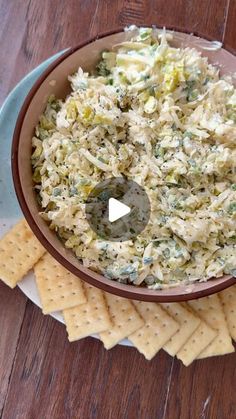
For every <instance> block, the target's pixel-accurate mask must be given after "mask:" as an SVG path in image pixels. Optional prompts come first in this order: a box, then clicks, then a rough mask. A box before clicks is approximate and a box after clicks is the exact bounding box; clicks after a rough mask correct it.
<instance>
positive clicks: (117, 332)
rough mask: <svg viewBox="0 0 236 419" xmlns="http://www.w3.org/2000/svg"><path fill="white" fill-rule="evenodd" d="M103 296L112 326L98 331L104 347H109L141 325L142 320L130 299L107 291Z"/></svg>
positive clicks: (142, 323)
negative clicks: (103, 330)
mask: <svg viewBox="0 0 236 419" xmlns="http://www.w3.org/2000/svg"><path fill="white" fill-rule="evenodd" d="M105 298H106V301H107V305H108V309H109V313H110V315H111V319H112V323H113V326H112V327H111V328H109V330H106V331H105V332H103V333H100V338H101V340H102V342H103V344H104V346H105V348H106V349H111V348H112V347H113V346H115V345H116V344H117V343H118V342H119V341H120V340H122V339H124V338H126V337H127V336H128V335H130V334H131V333H133V332H135V330H137V329H139V328H140V327H142V326H143V325H144V321H143V319H142V318H141V316H140V315H139V313H138V312H137V310H136V309H135V307H134V305H133V304H132V302H131V301H130V300H127V299H126V298H122V297H118V296H116V295H113V294H108V293H105Z"/></svg>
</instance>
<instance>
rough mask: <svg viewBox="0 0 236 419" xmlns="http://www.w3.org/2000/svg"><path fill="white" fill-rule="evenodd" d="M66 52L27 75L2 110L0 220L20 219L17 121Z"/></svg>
mask: <svg viewBox="0 0 236 419" xmlns="http://www.w3.org/2000/svg"><path fill="white" fill-rule="evenodd" d="M63 52H65V50H63V51H60V52H58V53H57V54H55V55H53V56H52V57H50V58H48V59H47V60H46V61H44V62H43V63H41V64H40V65H39V66H38V67H36V68H35V69H34V70H32V71H31V72H30V73H29V74H27V75H26V76H25V77H24V78H23V79H22V80H21V81H20V82H19V83H18V84H17V85H16V86H15V87H14V89H13V90H12V91H11V92H10V93H9V95H8V96H7V98H6V99H5V101H4V103H3V105H2V107H1V109H0V218H1V219H8V218H14V219H15V218H20V217H21V216H22V212H21V209H20V206H19V204H18V201H17V198H16V195H15V190H14V186H13V180H12V174H11V144H12V137H13V132H14V128H15V124H16V120H17V117H18V114H19V111H20V109H21V106H22V104H23V102H24V100H25V98H26V96H27V94H28V92H29V91H30V89H31V87H32V86H33V84H34V83H35V81H36V80H37V79H38V78H39V76H40V75H41V74H42V73H43V71H44V70H45V69H46V68H47V67H48V66H49V64H51V63H52V62H53V61H54V60H55V59H56V58H58V57H59V56H60V55H61V54H63Z"/></svg>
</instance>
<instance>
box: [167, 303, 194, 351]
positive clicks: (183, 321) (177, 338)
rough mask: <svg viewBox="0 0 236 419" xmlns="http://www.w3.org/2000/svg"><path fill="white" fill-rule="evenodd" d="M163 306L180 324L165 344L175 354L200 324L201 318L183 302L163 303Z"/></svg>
mask: <svg viewBox="0 0 236 419" xmlns="http://www.w3.org/2000/svg"><path fill="white" fill-rule="evenodd" d="M161 306H162V307H163V308H164V309H165V310H166V311H167V313H168V314H169V315H170V316H172V317H173V318H174V319H175V320H176V321H177V322H178V323H179V325H180V328H179V330H178V332H177V333H175V335H174V336H172V337H171V338H170V340H169V341H168V342H167V343H166V344H165V345H164V346H163V349H164V350H165V351H166V352H168V354H169V355H171V356H175V355H176V354H177V352H179V350H180V349H181V347H182V346H183V345H184V344H185V342H187V340H188V339H189V338H190V336H191V335H192V334H193V332H194V331H195V330H196V329H197V327H198V326H199V325H200V323H201V320H200V319H199V318H198V317H197V316H195V315H194V314H193V313H191V311H190V310H188V309H187V308H186V307H185V306H184V305H183V304H180V303H162V304H161Z"/></svg>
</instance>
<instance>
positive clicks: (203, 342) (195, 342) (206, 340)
mask: <svg viewBox="0 0 236 419" xmlns="http://www.w3.org/2000/svg"><path fill="white" fill-rule="evenodd" d="M216 337H217V332H216V330H214V329H212V328H211V327H210V326H208V324H206V323H205V322H204V321H201V322H200V325H199V326H198V327H197V329H196V330H195V332H193V334H192V336H191V337H190V338H189V339H188V340H187V342H185V344H184V345H183V346H182V348H181V349H180V351H179V352H178V353H177V358H178V359H180V360H181V361H182V362H183V364H184V365H185V366H186V367H188V366H189V365H190V364H191V363H192V362H193V361H194V360H195V359H196V358H197V357H198V356H199V354H200V353H201V352H202V351H203V350H204V349H205V348H207V347H208V346H209V345H210V343H211V342H212V341H214V339H215V338H216Z"/></svg>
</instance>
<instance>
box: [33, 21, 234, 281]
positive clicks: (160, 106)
mask: <svg viewBox="0 0 236 419" xmlns="http://www.w3.org/2000/svg"><path fill="white" fill-rule="evenodd" d="M131 35H132V32H131ZM172 36H174V35H170V34H169V33H168V34H167V33H166V31H165V30H163V31H161V32H160V31H157V30H155V29H152V28H140V29H137V28H136V29H135V30H134V36H132V37H131V39H130V40H129V41H126V42H122V43H120V44H118V45H114V46H113V48H112V50H111V51H104V52H103V53H102V59H101V61H100V62H99V63H98V65H97V68H96V70H95V71H94V73H93V74H88V73H86V72H84V71H83V70H82V69H81V68H79V69H78V71H77V72H76V73H75V74H74V75H72V76H69V77H68V78H69V81H70V82H71V88H72V91H71V93H70V95H69V96H68V97H67V98H66V99H65V100H59V99H56V98H55V97H50V98H49V101H48V104H47V107H46V110H45V112H44V114H43V115H42V116H41V117H40V120H39V124H38V125H37V127H36V130H35V135H34V137H33V139H32V145H33V149H34V150H33V154H32V166H33V180H34V182H35V189H36V191H37V196H38V199H39V202H40V205H41V208H42V212H41V214H42V217H43V218H44V219H45V220H47V221H48V222H49V223H50V228H51V229H53V230H55V231H56V233H57V234H58V235H59V236H60V237H61V238H62V239H63V241H64V243H65V246H66V247H67V248H70V249H72V250H73V251H74V252H75V254H76V256H77V257H78V259H79V260H80V261H82V263H83V264H84V265H85V266H87V267H89V268H90V269H92V270H95V271H97V272H100V273H102V274H104V275H105V276H106V277H108V278H110V279H112V280H116V281H119V282H122V283H127V284H133V285H142V286H147V287H149V288H152V289H161V288H165V287H169V286H175V285H177V284H179V283H190V282H194V281H197V280H200V281H206V280H208V279H209V278H211V277H219V276H222V275H223V274H224V273H230V274H232V275H235V276H236V231H235V225H236V89H235V87H234V85H233V81H232V78H230V77H229V76H227V77H221V76H220V74H219V69H218V68H217V67H215V66H213V65H211V64H210V63H209V62H208V60H207V58H206V57H203V56H202V55H201V54H200V53H199V52H198V51H197V50H196V49H192V48H175V47H173V46H171V41H172V39H171V38H172ZM111 176H114V177H118V176H119V177H120V176H125V177H126V178H128V179H132V180H134V181H135V182H137V183H139V184H140V185H142V187H143V188H144V189H145V191H146V192H147V194H148V197H149V199H150V202H151V209H152V211H151V216H150V220H149V224H148V226H147V227H146V229H145V230H144V231H143V232H142V233H141V234H140V235H139V236H138V237H136V239H135V240H132V241H131V240H130V241H126V242H122V243H115V242H109V241H104V240H102V239H101V238H99V237H97V236H96V234H95V233H94V232H93V231H92V230H91V228H90V227H89V225H88V223H87V220H86V215H85V203H86V199H87V197H88V195H89V193H90V192H91V191H92V189H93V188H94V187H95V185H96V184H97V183H98V182H101V181H103V180H105V179H108V178H109V177H111Z"/></svg>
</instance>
